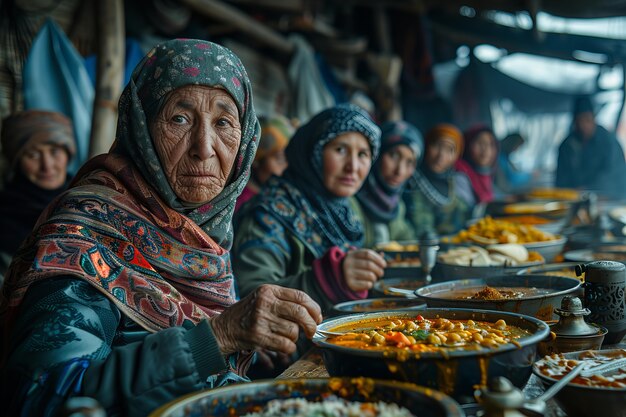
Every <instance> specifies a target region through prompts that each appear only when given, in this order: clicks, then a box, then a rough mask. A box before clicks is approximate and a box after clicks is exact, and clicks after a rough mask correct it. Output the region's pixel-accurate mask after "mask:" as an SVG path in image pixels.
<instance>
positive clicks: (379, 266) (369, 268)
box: [342, 249, 387, 291]
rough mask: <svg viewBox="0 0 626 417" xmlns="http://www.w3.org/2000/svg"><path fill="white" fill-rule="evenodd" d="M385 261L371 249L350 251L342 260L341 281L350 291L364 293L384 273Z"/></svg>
mask: <svg viewBox="0 0 626 417" xmlns="http://www.w3.org/2000/svg"><path fill="white" fill-rule="evenodd" d="M385 267H387V261H385V258H383V257H382V255H380V254H379V253H376V252H374V251H373V250H371V249H356V250H351V251H349V252H348V253H347V254H346V257H345V258H344V260H343V267H342V269H343V279H344V280H345V281H346V285H348V288H350V289H351V290H352V291H365V290H369V289H370V288H372V287H373V286H374V283H375V282H376V281H377V280H378V279H379V278H381V277H382V276H383V275H384V273H385Z"/></svg>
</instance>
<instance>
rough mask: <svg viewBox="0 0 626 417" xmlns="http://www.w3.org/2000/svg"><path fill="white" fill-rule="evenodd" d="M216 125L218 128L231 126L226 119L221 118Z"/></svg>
mask: <svg viewBox="0 0 626 417" xmlns="http://www.w3.org/2000/svg"><path fill="white" fill-rule="evenodd" d="M217 125H218V126H219V127H229V126H232V125H233V124H232V123H231V122H230V120H228V119H227V118H225V117H221V118H219V119H218V120H217Z"/></svg>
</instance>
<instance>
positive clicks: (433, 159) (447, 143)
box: [424, 136, 457, 174]
mask: <svg viewBox="0 0 626 417" xmlns="http://www.w3.org/2000/svg"><path fill="white" fill-rule="evenodd" d="M456 155H457V149H456V142H455V141H454V139H452V138H448V137H445V136H443V137H440V138H439V139H437V140H435V141H434V142H432V143H430V144H429V145H428V146H427V147H426V155H425V156H424V157H425V160H426V165H428V167H429V168H430V169H431V171H433V172H434V173H436V174H443V173H444V172H446V171H447V170H449V169H450V168H452V165H454V163H455V162H456V159H457V157H456Z"/></svg>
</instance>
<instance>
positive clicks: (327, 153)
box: [322, 132, 372, 197]
mask: <svg viewBox="0 0 626 417" xmlns="http://www.w3.org/2000/svg"><path fill="white" fill-rule="evenodd" d="M322 161H323V167H324V187H326V189H327V190H328V191H329V192H330V193H332V194H333V195H335V196H337V197H351V196H353V195H354V194H356V192H357V191H359V189H360V188H361V185H363V181H364V180H365V177H367V174H368V173H369V171H370V167H371V166H372V151H371V149H370V145H369V142H368V141H367V139H366V138H365V136H363V135H362V134H361V133H357V132H348V133H344V134H341V135H339V136H337V137H336V138H335V139H333V140H332V141H330V142H329V143H327V144H326V146H324V150H323V152H322Z"/></svg>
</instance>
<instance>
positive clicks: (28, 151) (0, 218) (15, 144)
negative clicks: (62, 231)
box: [0, 110, 76, 282]
mask: <svg viewBox="0 0 626 417" xmlns="http://www.w3.org/2000/svg"><path fill="white" fill-rule="evenodd" d="M75 152H76V141H75V140H74V133H73V131H72V122H71V121H70V120H69V119H68V118H67V117H65V116H64V115H62V114H60V113H56V112H49V111H41V110H28V111H23V112H19V113H15V114H13V115H11V116H8V117H7V118H5V119H4V120H3V121H2V153H3V154H4V157H5V158H6V160H7V161H8V162H9V172H8V175H7V183H6V186H5V188H4V190H3V191H2V192H0V276H2V275H3V274H4V273H5V272H6V270H7V268H8V267H9V263H10V262H11V258H12V257H13V254H14V253H15V252H16V251H17V248H18V247H19V245H20V244H21V243H22V241H23V240H24V239H25V238H26V236H28V235H29V234H30V232H31V230H32V229H33V226H34V225H35V222H36V221H37V218H38V217H39V215H40V214H41V212H42V211H43V210H44V209H45V208H46V206H47V205H48V204H49V203H50V202H51V201H52V199H54V197H56V196H57V195H59V194H60V193H61V192H62V191H63V190H64V189H65V188H66V187H67V184H68V182H69V179H68V176H67V166H68V163H69V162H70V160H71V159H72V157H73V156H74V153H75ZM0 282H1V280H0Z"/></svg>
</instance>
